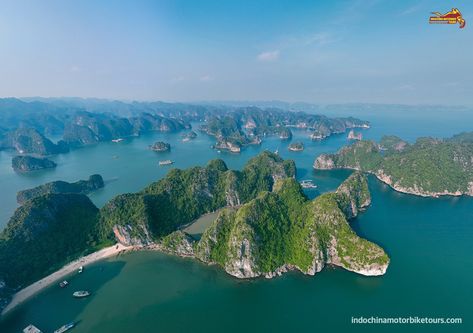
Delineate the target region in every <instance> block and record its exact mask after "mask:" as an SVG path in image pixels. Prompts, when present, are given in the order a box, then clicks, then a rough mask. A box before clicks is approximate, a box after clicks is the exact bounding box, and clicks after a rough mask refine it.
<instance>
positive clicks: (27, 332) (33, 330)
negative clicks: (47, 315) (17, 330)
mask: <svg viewBox="0 0 473 333" xmlns="http://www.w3.org/2000/svg"><path fill="white" fill-rule="evenodd" d="M23 333H42V331H41V330H40V329H39V328H37V327H36V326H35V325H31V324H30V325H28V326H26V327H25V328H24V329H23Z"/></svg>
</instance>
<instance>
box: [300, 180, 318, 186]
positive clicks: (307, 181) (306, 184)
mask: <svg viewBox="0 0 473 333" xmlns="http://www.w3.org/2000/svg"><path fill="white" fill-rule="evenodd" d="M299 184H301V186H302V188H317V185H315V184H314V182H313V181H312V180H311V179H306V180H302V181H301V182H300V183H299Z"/></svg>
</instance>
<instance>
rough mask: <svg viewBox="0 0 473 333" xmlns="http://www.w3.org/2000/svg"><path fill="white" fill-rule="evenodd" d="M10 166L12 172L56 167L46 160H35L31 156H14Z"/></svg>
mask: <svg viewBox="0 0 473 333" xmlns="http://www.w3.org/2000/svg"><path fill="white" fill-rule="evenodd" d="M11 164H12V168H13V170H15V171H20V172H28V171H34V170H42V169H51V168H55V167H56V166H57V164H56V163H54V162H53V161H51V160H49V159H47V158H37V157H32V156H15V157H13V158H12V161H11Z"/></svg>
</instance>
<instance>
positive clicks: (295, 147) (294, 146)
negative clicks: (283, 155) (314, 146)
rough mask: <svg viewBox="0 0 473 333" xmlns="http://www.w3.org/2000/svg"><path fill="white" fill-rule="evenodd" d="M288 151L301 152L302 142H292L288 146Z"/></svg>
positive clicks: (302, 148)
mask: <svg viewBox="0 0 473 333" xmlns="http://www.w3.org/2000/svg"><path fill="white" fill-rule="evenodd" d="M288 149H289V150H290V151H303V150H304V144H303V143H302V142H293V143H291V144H290V145H289V147H288Z"/></svg>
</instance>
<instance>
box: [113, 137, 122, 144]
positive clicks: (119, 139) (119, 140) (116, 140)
mask: <svg viewBox="0 0 473 333" xmlns="http://www.w3.org/2000/svg"><path fill="white" fill-rule="evenodd" d="M122 141H123V139H122V138H118V139H113V140H112V142H115V143H118V142H122Z"/></svg>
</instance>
